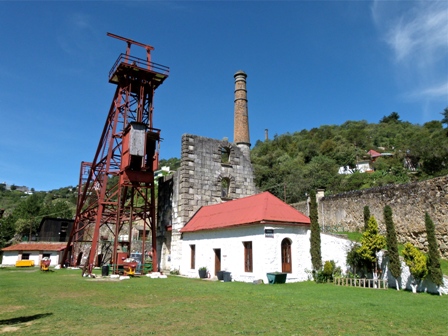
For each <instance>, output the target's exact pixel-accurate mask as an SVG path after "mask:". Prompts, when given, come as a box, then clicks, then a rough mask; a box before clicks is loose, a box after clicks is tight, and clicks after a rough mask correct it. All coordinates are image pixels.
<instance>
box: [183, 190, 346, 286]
mask: <svg viewBox="0 0 448 336" xmlns="http://www.w3.org/2000/svg"><path fill="white" fill-rule="evenodd" d="M181 233H182V259H181V266H180V269H179V272H180V274H182V275H186V276H189V277H198V269H199V268H201V267H207V269H208V271H209V272H210V274H211V276H214V275H216V274H217V273H218V271H221V270H224V271H228V272H231V276H232V279H233V280H236V281H245V282H252V281H254V280H259V279H261V280H263V281H264V282H265V283H267V282H268V281H267V276H266V274H267V273H271V272H285V273H287V280H286V281H287V282H296V281H305V280H308V279H309V278H310V273H309V272H310V270H311V269H312V266H311V255H310V219H309V218H308V217H307V216H305V215H304V214H302V213H301V212H299V211H297V210H296V209H294V208H293V207H291V206H289V205H288V204H286V203H284V202H282V201H281V200H280V199H278V198H276V197H275V196H273V195H272V194H270V193H269V192H264V193H261V194H257V195H254V196H248V197H244V198H240V199H236V200H233V201H228V202H225V203H220V204H214V205H208V206H203V207H201V208H200V209H199V210H198V211H197V212H196V214H195V215H194V216H193V217H192V218H191V219H190V221H188V223H187V224H186V225H185V226H184V228H183V229H182V230H181ZM349 245H350V242H349V241H348V240H346V239H342V238H338V237H333V236H330V235H325V234H322V235H321V249H322V260H323V261H326V260H334V261H335V262H336V265H337V266H341V268H342V269H343V270H345V269H346V264H345V259H346V253H347V250H348V247H349Z"/></svg>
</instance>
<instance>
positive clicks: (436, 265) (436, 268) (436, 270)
mask: <svg viewBox="0 0 448 336" xmlns="http://www.w3.org/2000/svg"><path fill="white" fill-rule="evenodd" d="M425 226H426V237H427V239H428V273H429V274H428V275H429V279H431V281H432V282H434V283H435V284H436V285H437V286H440V285H442V284H443V273H442V269H441V268H440V252H439V247H438V245H437V240H436V234H435V228H434V223H433V221H432V219H431V217H430V216H429V215H428V213H427V212H426V213H425Z"/></svg>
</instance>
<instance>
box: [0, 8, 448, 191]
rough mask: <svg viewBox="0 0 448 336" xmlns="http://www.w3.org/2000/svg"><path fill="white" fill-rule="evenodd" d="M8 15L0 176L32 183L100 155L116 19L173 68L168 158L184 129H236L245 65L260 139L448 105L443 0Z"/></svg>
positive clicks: (418, 118) (409, 116) (61, 176)
mask: <svg viewBox="0 0 448 336" xmlns="http://www.w3.org/2000/svg"><path fill="white" fill-rule="evenodd" d="M0 28H1V34H0V45H1V52H0V86H1V90H0V117H1V126H2V127H1V129H2V131H1V132H0V182H7V183H9V184H16V185H26V186H28V187H30V188H31V187H33V188H35V189H36V190H51V189H56V188H59V187H64V186H69V185H76V184H77V181H78V177H79V166H80V162H81V161H92V159H93V156H94V153H95V150H96V148H97V146H98V141H99V138H100V135H101V131H102V128H103V126H104V123H105V119H106V116H107V113H108V111H109V107H110V104H111V101H112V98H113V94H114V90H115V86H114V85H112V84H109V83H108V72H109V70H110V68H111V67H112V65H113V64H114V62H115V60H116V59H117V57H118V55H119V54H120V53H121V52H124V51H125V47H126V45H125V43H124V42H121V41H118V40H115V39H113V38H110V37H107V36H106V33H107V32H111V33H114V34H117V35H121V36H124V37H128V38H131V39H133V40H136V41H139V42H142V43H145V44H150V45H152V46H153V47H154V48H155V50H154V51H153V52H152V60H153V61H154V62H156V63H160V64H163V65H166V66H169V67H170V69H171V72H170V77H169V78H168V79H167V80H166V81H165V83H164V84H163V85H161V86H160V87H159V88H158V89H157V91H156V95H155V99H154V108H155V109H154V126H155V127H156V128H160V129H161V130H162V137H163V138H164V140H163V142H162V143H161V157H162V158H170V157H174V156H175V157H180V142H181V135H182V134H184V133H191V134H197V135H202V136H206V137H211V138H217V139H221V138H223V137H228V138H229V140H231V141H232V138H233V90H234V79H233V74H234V73H235V72H236V71H237V70H240V69H241V70H244V71H245V72H246V73H247V74H248V78H247V89H248V101H249V103H248V106H249V123H250V133H251V142H252V144H255V142H256V141H257V140H262V139H264V130H265V129H266V128H267V129H269V135H270V137H272V136H273V135H274V134H283V133H286V132H290V133H292V132H295V131H300V130H302V129H311V128H313V127H319V126H320V125H328V124H337V125H338V124H342V123H344V122H345V121H347V120H363V119H364V120H367V121H368V122H378V121H379V120H380V119H381V118H382V117H383V116H385V115H389V114H390V113H391V112H393V111H396V112H398V113H399V115H400V116H401V119H402V120H405V121H409V122H412V123H419V124H422V123H424V122H427V121H430V120H441V119H442V116H441V114H440V113H441V112H442V111H443V109H444V108H445V107H447V106H448V2H447V1H428V0H425V1H127V2H121V1H76V2H71V1H28V2H26V1H0ZM132 54H133V55H135V56H138V57H143V56H144V54H143V51H142V49H140V48H135V47H133V49H132Z"/></svg>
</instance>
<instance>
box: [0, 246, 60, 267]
mask: <svg viewBox="0 0 448 336" xmlns="http://www.w3.org/2000/svg"><path fill="white" fill-rule="evenodd" d="M66 246H67V243H33V242H31V243H20V244H15V245H11V246H8V247H5V248H4V249H2V252H3V259H2V265H5V266H6V265H7V266H13V265H15V264H16V262H17V261H20V260H32V261H34V265H35V266H38V265H40V261H41V260H42V258H45V257H48V258H50V260H51V263H50V265H51V266H55V265H58V264H59V263H60V258H62V252H63V250H64V249H65V247H66Z"/></svg>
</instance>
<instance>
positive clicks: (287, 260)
mask: <svg viewBox="0 0 448 336" xmlns="http://www.w3.org/2000/svg"><path fill="white" fill-rule="evenodd" d="M282 272H285V273H291V272H292V261H291V240H290V239H288V238H285V239H283V240H282Z"/></svg>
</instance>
